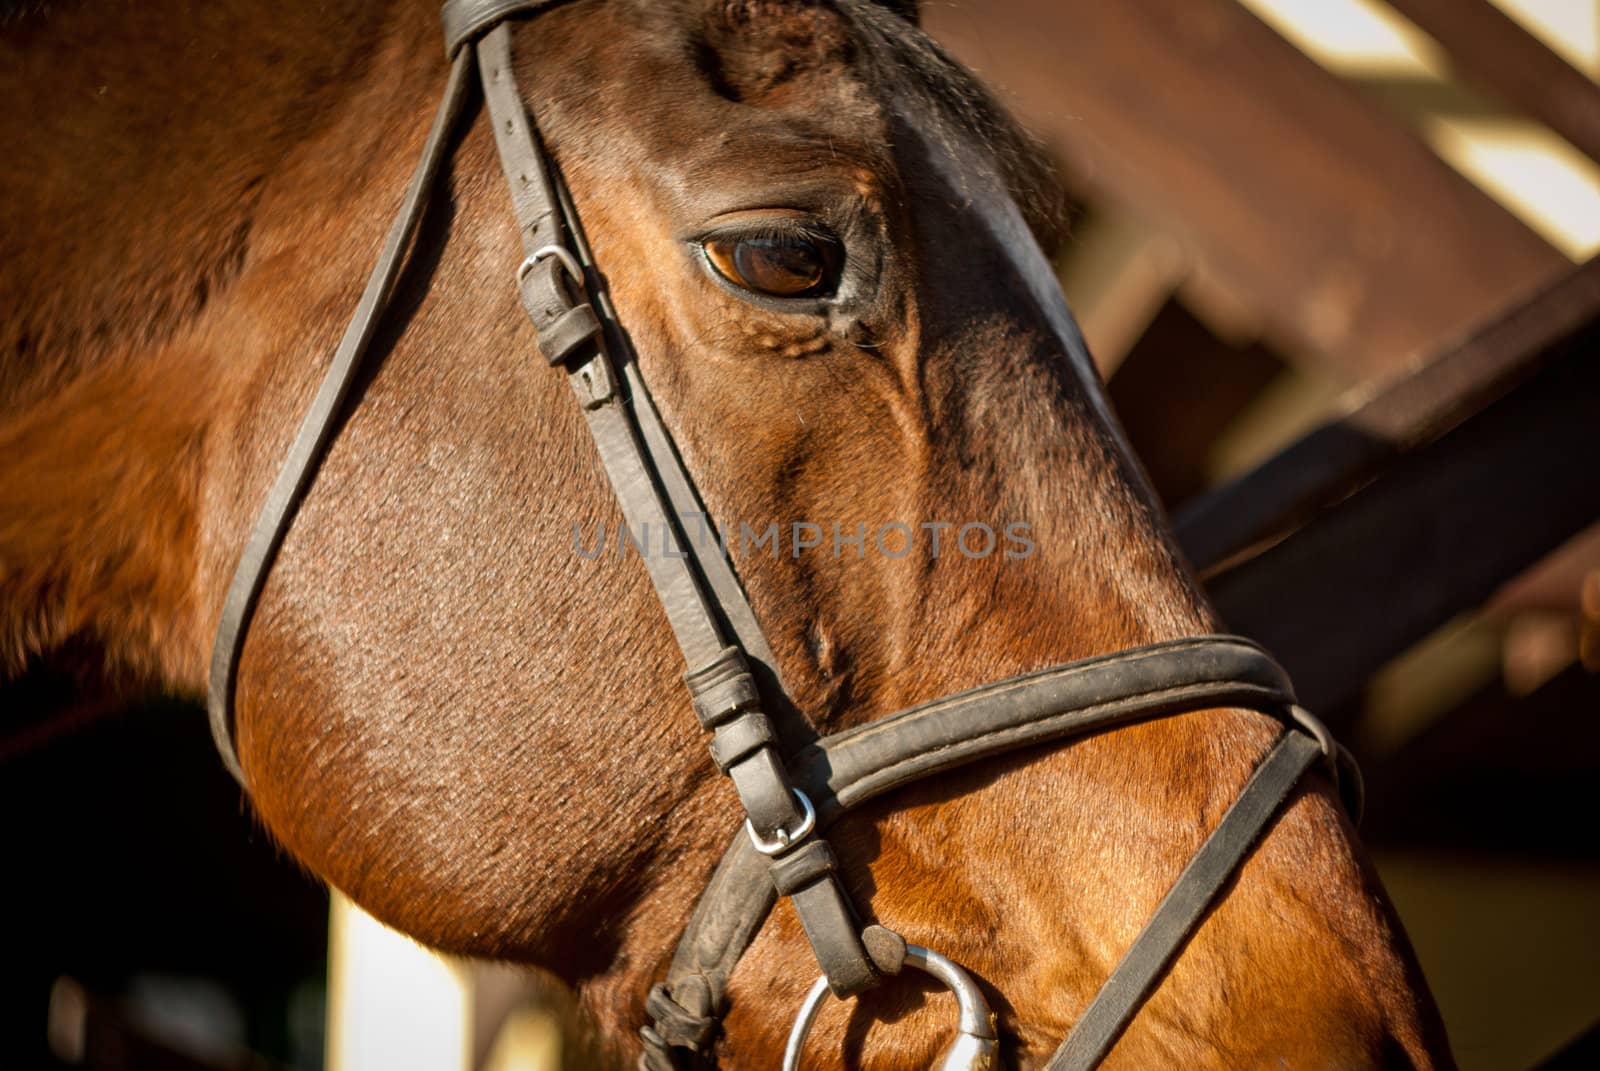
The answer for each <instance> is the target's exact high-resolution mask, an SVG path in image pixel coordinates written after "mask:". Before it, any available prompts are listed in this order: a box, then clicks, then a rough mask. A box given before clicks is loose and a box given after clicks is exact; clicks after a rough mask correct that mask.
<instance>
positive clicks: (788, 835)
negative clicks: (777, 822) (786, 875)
mask: <svg viewBox="0 0 1600 1071" xmlns="http://www.w3.org/2000/svg"><path fill="white" fill-rule="evenodd" d="M789 791H790V792H793V793H794V798H795V802H797V803H799V804H800V811H801V817H800V825H799V826H797V827H796V828H795V829H793V830H789V829H785V828H783V827H782V826H779V827H778V828H777V829H775V830H773V831H772V837H771V838H770V839H768V838H766V837H763V836H762V835H761V834H759V833H757V832H756V827H755V826H754V825H753V824H752V823H751V821H750V819H748V818H746V819H745V820H744V831H745V832H746V833H748V834H750V843H751V844H754V845H755V846H756V851H758V852H760V853H761V854H762V855H777V854H778V853H779V852H783V851H786V850H787V849H788V848H789V846H790V845H792V844H796V843H798V842H800V841H802V840H805V839H806V837H807V836H808V835H810V833H811V831H812V830H813V829H815V828H817V809H816V808H815V807H813V806H811V799H810V797H809V796H807V795H806V794H805V793H804V792H801V791H800V790H799V789H798V788H791V789H790V790H789Z"/></svg>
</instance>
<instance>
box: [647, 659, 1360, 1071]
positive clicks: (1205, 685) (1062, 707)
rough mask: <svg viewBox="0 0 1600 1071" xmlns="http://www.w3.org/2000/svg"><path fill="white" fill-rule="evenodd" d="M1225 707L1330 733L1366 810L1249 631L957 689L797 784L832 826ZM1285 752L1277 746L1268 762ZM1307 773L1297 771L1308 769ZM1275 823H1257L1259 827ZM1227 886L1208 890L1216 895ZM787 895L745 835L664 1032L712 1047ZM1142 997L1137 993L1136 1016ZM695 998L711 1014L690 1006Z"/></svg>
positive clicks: (683, 967) (699, 928) (821, 745)
mask: <svg viewBox="0 0 1600 1071" xmlns="http://www.w3.org/2000/svg"><path fill="white" fill-rule="evenodd" d="M1219 707H1243V708H1247V709H1254V710H1259V711H1262V712H1264V713H1267V714H1269V715H1272V716H1274V717H1277V718H1279V719H1280V720H1282V721H1284V722H1286V723H1287V724H1289V725H1291V726H1294V727H1295V729H1294V731H1291V732H1290V733H1288V734H1287V735H1286V736H1285V737H1284V738H1283V739H1284V740H1290V739H1294V740H1300V741H1308V742H1309V746H1310V749H1311V753H1312V755H1313V757H1316V756H1322V755H1324V754H1325V752H1324V745H1323V741H1326V742H1327V744H1328V746H1329V747H1330V748H1331V750H1329V751H1327V752H1326V757H1327V759H1328V760H1329V761H1328V768H1329V772H1330V775H1331V776H1332V777H1333V778H1334V779H1335V781H1336V784H1338V785H1339V786H1340V787H1341V788H1343V789H1345V790H1346V792H1347V796H1348V797H1349V800H1350V806H1351V807H1352V808H1353V809H1355V808H1358V807H1359V798H1360V797H1359V793H1360V788H1359V774H1358V773H1357V772H1356V771H1355V770H1354V767H1353V764H1349V763H1348V762H1347V760H1346V757H1345V756H1344V755H1342V753H1340V752H1339V751H1338V749H1337V745H1335V744H1332V740H1331V737H1327V736H1326V734H1325V733H1324V732H1323V731H1322V730H1321V727H1320V725H1318V724H1317V723H1316V721H1315V719H1313V718H1312V717H1311V716H1310V715H1309V714H1306V713H1305V712H1304V711H1302V710H1300V709H1299V708H1298V707H1296V706H1294V692H1293V689H1292V687H1291V685H1290V682H1289V678H1288V675H1287V674H1286V673H1284V671H1283V669H1282V668H1281V667H1280V666H1279V665H1278V664H1277V663H1276V662H1274V661H1273V660H1272V659H1271V657H1270V656H1268V655H1267V654H1266V653H1265V652H1264V651H1263V650H1262V649H1261V648H1260V647H1258V646H1257V645H1256V644H1254V643H1252V642H1250V641H1249V640H1245V639H1242V638H1240V637H1237V636H1199V637H1192V638H1187V639H1180V640H1174V641H1170V642H1167V643H1160V644H1153V645H1150V646H1147V647H1142V648H1138V649H1134V650H1128V651H1119V652H1116V653H1114V654H1109V655H1104V656H1100V657H1097V658H1091V659H1086V660H1083V661H1080V662H1073V663H1068V664H1066V665H1060V666H1054V667H1051V668H1049V669H1044V670H1039V671H1037V672H1034V673H1028V674H1023V675H1021V676H1018V677H1012V678H1008V679H1006V680H1002V681H996V682H993V683H991V684H986V685H983V686H981V687H978V688H973V689H970V690H968V691H965V692H961V693H957V694H955V695H950V696H944V697H942V698H939V699H935V700H932V701H930V702H927V703H923V704H920V705H918V706H915V707H911V708H909V709H907V710H903V711H900V712H899V713H896V714H891V715H889V716H887V717H884V718H880V719H877V720H875V721H871V722H867V723H865V724H863V725H860V726H857V727H856V728H853V729H849V730H846V731H845V732H842V733H838V734H835V735H833V736H830V737H827V738H826V739H824V740H821V741H819V742H818V743H817V744H816V745H814V746H813V747H811V748H808V749H806V750H805V751H804V752H802V753H800V754H799V755H797V756H796V757H795V759H794V760H793V761H792V762H791V763H790V768H791V770H792V771H793V773H794V780H795V782H796V783H797V784H798V785H799V786H800V787H801V789H802V790H803V791H805V792H807V793H808V794H809V795H810V796H811V798H812V799H813V800H815V801H816V806H817V814H818V820H819V824H820V825H822V826H824V827H826V826H827V825H829V824H830V823H832V822H833V821H834V820H835V819H837V818H838V817H840V816H841V815H843V814H844V813H846V812H847V811H850V810H852V809H854V808H856V807H858V806H860V805H862V804H863V803H866V802H867V801H869V800H871V799H874V798H876V797H877V796H880V795H882V794H883V793H886V792H889V791H892V790H894V789H896V788H899V787H901V786H903V785H906V784H910V783H912V782H914V781H918V780H922V779H924V778H927V777H930V776H934V775H937V774H941V773H945V772H947V771H950V770H953V769H956V768H958V767H961V766H965V765H968V764H971V763H976V762H982V761H985V760H988V759H993V758H996V757H998V756H1000V755H1003V754H1005V753H1007V752H1010V751H1015V750H1017V749H1020V748H1025V747H1033V746H1039V745H1047V744H1055V745H1059V744H1061V743H1063V742H1066V741H1068V740H1071V739H1074V738H1078V737H1082V736H1085V735H1089V734H1091V733H1097V732H1105V731H1108V730H1111V729H1116V728H1121V727H1123V726H1127V725H1131V724H1134V723H1136V722H1139V721H1147V720H1150V719H1153V718H1159V717H1167V716H1172V715H1176V714H1181V713H1185V712H1189V711H1197V710H1208V709H1215V708H1219ZM1300 730H1304V732H1302V731H1300ZM1280 746H1281V745H1280ZM1298 750H1299V745H1296V751H1297V752H1298ZM1271 762H1272V760H1271V758H1270V757H1269V759H1268V760H1266V761H1265V762H1264V763H1263V764H1262V766H1261V767H1260V768H1259V769H1260V770H1265V769H1267V767H1268V764H1269V763H1271ZM1274 769H1275V770H1277V772H1276V773H1274V774H1273V777H1278V776H1281V774H1282V771H1281V769H1278V768H1276V767H1274ZM1299 775H1300V772H1299V771H1298V770H1297V771H1296V773H1295V779H1296V780H1298V778H1299ZM1258 776H1259V772H1258ZM1252 783H1254V782H1252ZM1247 797H1249V798H1250V799H1251V800H1255V799H1259V794H1257V795H1254V796H1252V795H1250V793H1249V790H1247V792H1246V795H1243V796H1241V797H1240V799H1239V801H1237V802H1236V803H1235V804H1234V809H1233V810H1230V811H1229V813H1228V816H1227V817H1225V818H1224V820H1223V824H1222V825H1219V827H1218V829H1217V831H1216V832H1215V833H1213V834H1212V839H1211V840H1210V841H1208V842H1207V845H1208V847H1209V846H1210V845H1211V844H1213V843H1216V842H1218V840H1219V838H1220V839H1221V840H1222V841H1226V842H1228V843H1230V844H1231V843H1233V842H1234V841H1235V840H1236V839H1237V838H1236V831H1237V830H1238V829H1239V828H1240V825H1241V823H1244V822H1245V821H1246V820H1247V818H1248V817H1249V816H1251V815H1253V814H1254V813H1255V812H1254V803H1252V804H1250V805H1249V806H1246V805H1245V800H1246V798H1247ZM1241 807H1242V808H1243V810H1242V811H1241V810H1240V808H1241ZM1236 814H1237V815H1242V816H1243V817H1234V816H1235V815H1236ZM1268 817H1270V812H1269V814H1268ZM1249 820H1251V821H1253V820H1254V819H1253V818H1252V819H1249ZM1264 824H1265V823H1264V822H1262V823H1260V824H1258V825H1257V826H1256V827H1255V828H1256V830H1257V832H1259V830H1260V829H1261V828H1263V827H1264ZM1247 846H1248V845H1246V847H1247ZM1205 850H1206V849H1202V851H1203V852H1204V851H1205ZM1211 858H1213V859H1215V858H1217V856H1216V855H1215V854H1214V853H1213V855H1212V856H1211ZM1209 873H1210V872H1209V871H1207V872H1204V873H1203V874H1202V875H1201V877H1191V876H1189V874H1188V872H1187V871H1186V872H1185V875H1184V876H1183V877H1181V878H1180V879H1179V882H1178V883H1177V884H1176V885H1175V886H1174V887H1173V891H1172V893H1171V894H1169V898H1171V897H1179V898H1180V901H1185V902H1186V901H1187V900H1188V898H1190V897H1192V896H1194V895H1196V894H1198V893H1201V892H1203V886H1202V884H1201V879H1202V877H1205V876H1206V875H1208V874H1209ZM1214 892H1215V890H1214V889H1213V890H1211V891H1210V892H1209V893H1205V899H1206V901H1207V902H1209V899H1210V897H1211V896H1212V895H1214ZM774 900H775V892H774V890H773V888H772V885H771V881H770V879H769V878H768V876H767V874H766V871H765V868H764V867H763V866H762V860H761V859H760V857H759V856H758V855H757V854H756V853H755V851H754V850H753V849H752V848H751V846H750V845H749V843H748V841H747V839H746V838H744V837H742V836H736V837H734V839H733V841H732V843H731V844H730V845H729V847H728V850H727V852H726V853H725V854H724V855H723V858H722V862H721V863H720V864H719V865H718V867H717V869H716V872H715V873H714V874H713V875H712V877H711V880H710V882H709V883H708V885H707V888H706V892H705V893H704V894H703V895H702V897H701V899H700V902H699V903H698V904H697V905H696V907H695V911H694V914H693V916H692V917H691V918H690V921H689V925H688V928H687V929H686V930H685V932H684V935H683V938H682V939H681V940H680V941H679V944H678V949H677V952H676V953H675V954H674V956H673V960H672V964H671V966H670V968H669V969H668V972H667V978H666V982H665V984H664V985H663V986H658V987H657V988H656V990H655V991H653V992H652V999H651V1001H650V1005H649V1010H650V1012H651V1015H652V1017H653V1018H654V1020H655V1022H654V1026H653V1031H652V1032H653V1033H654V1034H656V1035H657V1036H660V1037H664V1038H668V1039H669V1040H670V1042H671V1044H672V1046H674V1047H677V1048H680V1049H684V1050H688V1051H690V1052H698V1051H702V1050H703V1049H705V1048H706V1047H707V1044H708V1042H709V1040H710V1039H711V1037H712V1036H713V1035H714V1033H715V1028H716V1019H717V1013H718V1012H720V1010H721V1008H722V1007H723V1006H724V1004H725V998H726V990H727V983H728V979H729V977H730V976H731V974H732V972H733V969H734V967H735V966H736V965H737V963H738V961H739V958H740V957H741V955H742V954H743V953H744V950H745V948H746V947H748V945H749V943H750V942H751V941H753V940H754V938H755V935H756V933H757V932H758V931H759V930H760V928H761V925H762V923H763V922H764V921H765V919H766V916H767V914H768V913H769V912H770V911H771V908H772V904H773V902H774ZM1175 917H1181V916H1178V915H1175V914H1174V913H1173V912H1171V911H1168V912H1167V914H1166V915H1165V916H1164V919H1165V920H1167V921H1163V922H1162V923H1161V924H1160V925H1159V926H1156V923H1155V920H1154V919H1153V920H1152V923H1151V925H1152V926H1153V927H1155V929H1154V930H1147V931H1146V932H1147V934H1150V933H1153V934H1154V936H1142V937H1141V938H1140V942H1141V944H1142V947H1143V948H1145V949H1150V948H1161V949H1164V950H1165V955H1166V956H1167V957H1168V958H1170V956H1171V955H1172V954H1174V953H1175V952H1176V951H1177V949H1178V948H1179V947H1181V943H1182V940H1183V938H1184V937H1185V936H1186V935H1187V933H1188V932H1189V930H1188V928H1184V929H1183V930H1181V931H1175V930H1174V929H1173V926H1172V923H1171V921H1170V920H1172V919H1173V918H1175ZM1146 954H1147V953H1146ZM1124 977H1126V976H1125V975H1124ZM1127 993H1128V987H1126V986H1125V985H1122V984H1120V983H1119V985H1118V986H1117V987H1115V989H1114V990H1112V991H1110V992H1108V993H1107V995H1106V996H1104V997H1103V998H1101V1001H1102V1002H1103V1003H1101V1005H1100V1006H1104V1007H1118V1006H1119V1005H1118V1001H1120V1000H1121V999H1122V997H1123V996H1125V995H1127ZM1136 1007H1137V1001H1134V1003H1133V1004H1132V1005H1131V1006H1130V1007H1129V1008H1128V1010H1127V1014H1130V1015H1131V1014H1132V1009H1133V1008H1136ZM691 1008H706V1009H710V1011H708V1012H706V1013H704V1014H698V1015H696V1014H689V1013H688V1009H691ZM1102 1014H1103V1013H1102ZM1074 1036H1076V1035H1074ZM647 1040H648V1038H647ZM660 1066H670V1065H660Z"/></svg>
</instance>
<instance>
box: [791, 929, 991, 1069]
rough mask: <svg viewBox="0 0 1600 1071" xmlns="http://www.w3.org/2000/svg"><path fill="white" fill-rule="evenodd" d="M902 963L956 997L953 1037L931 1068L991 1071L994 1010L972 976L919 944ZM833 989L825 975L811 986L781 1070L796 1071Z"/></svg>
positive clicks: (793, 1029)
mask: <svg viewBox="0 0 1600 1071" xmlns="http://www.w3.org/2000/svg"><path fill="white" fill-rule="evenodd" d="M905 965H906V966H907V967H915V968H916V969H917V970H919V971H923V972H924V973H927V974H931V975H933V976H934V977H935V978H937V979H938V980H939V981H941V982H943V983H944V984H945V986H947V987H948V988H949V990H950V992H951V993H952V994H954V995H955V998H956V1008H957V1013H958V1016H959V1017H958V1019H957V1021H956V1037H955V1040H954V1041H952V1042H951V1043H950V1046H949V1047H948V1048H947V1049H945V1051H944V1053H943V1054H942V1055H941V1056H940V1058H939V1061H938V1062H937V1063H936V1064H935V1065H934V1071H991V1069H993V1068H998V1067H999V1066H1000V1043H999V1039H998V1038H997V1036H996V1035H995V1030H994V1014H993V1013H992V1012H990V1010H989V1003H988V1001H986V1000H984V999H983V993H982V991H980V990H979V989H978V986H977V983H975V982H974V981H973V980H972V976H971V975H969V974H967V972H966V971H964V970H962V969H961V968H960V967H959V966H957V965H956V963H955V962H954V961H953V960H950V959H948V958H946V957H944V956H941V955H940V954H939V953H937V952H935V951H933V950H932V949H929V948H923V947H922V946H921V945H906V958H905ZM831 992H832V990H830V989H829V988H828V979H827V977H826V976H824V977H822V978H818V979H817V980H816V982H815V983H814V984H813V985H812V986H811V990H810V992H808V993H807V994H806V999H805V1001H804V1002H802V1003H801V1005H800V1012H799V1014H798V1015H796V1016H795V1020H794V1026H793V1028H791V1030H790V1031H789V1044H788V1045H787V1046H785V1047H784V1050H783V1071H799V1068H800V1053H801V1051H802V1050H803V1049H804V1048H805V1044H806V1035H808V1034H810V1033H811V1026H812V1024H813V1023H815V1022H816V1020H817V1013H818V1012H819V1011H821V1010H822V1005H823V1004H825V1003H826V1002H827V1000H828V995H829V993H831Z"/></svg>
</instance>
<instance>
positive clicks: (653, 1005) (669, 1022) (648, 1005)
mask: <svg viewBox="0 0 1600 1071" xmlns="http://www.w3.org/2000/svg"><path fill="white" fill-rule="evenodd" d="M677 996H678V995H677V994H673V993H669V992H668V991H667V987H666V986H664V985H655V986H651V987H650V994H649V996H647V997H646V998H645V1004H644V1006H645V1011H646V1012H648V1013H649V1015H650V1019H651V1022H652V1025H653V1026H654V1027H655V1031H656V1034H657V1036H659V1037H660V1038H661V1039H662V1040H663V1041H665V1042H666V1043H667V1044H668V1045H672V1046H676V1047H678V1048H684V1049H689V1050H690V1051H691V1052H698V1051H700V1048H701V1047H702V1046H703V1045H705V1044H706V1042H708V1041H710V1040H711V1036H712V1035H713V1034H715V1033H716V1030H717V1020H716V1018H715V1017H714V1016H713V1015H712V1014H711V1008H710V1006H709V1002H708V1001H705V1000H700V1001H696V1000H694V999H693V998H694V997H695V996H700V994H692V995H691V996H690V999H688V1000H683V1001H680V1000H679V999H677ZM697 1003H698V1004H702V1005H705V1006H704V1007H703V1008H702V1007H692V1006H691V1005H693V1004H697Z"/></svg>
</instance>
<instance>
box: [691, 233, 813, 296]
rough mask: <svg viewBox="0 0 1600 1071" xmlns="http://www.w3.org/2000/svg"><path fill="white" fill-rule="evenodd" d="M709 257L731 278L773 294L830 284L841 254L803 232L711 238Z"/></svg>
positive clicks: (792, 293) (807, 290) (707, 245)
mask: <svg viewBox="0 0 1600 1071" xmlns="http://www.w3.org/2000/svg"><path fill="white" fill-rule="evenodd" d="M704 247H705V251H706V258H707V259H708V260H710V261H711V266H712V267H714V268H716V269H717V274H719V275H721V276H722V277H723V278H724V279H726V280H728V282H730V283H733V284H734V285H735V286H741V287H743V288H744V289H746V290H753V291H755V292H756V293H758V294H767V295H769V296H771V297H784V298H792V297H811V296H814V295H816V294H820V293H822V292H823V291H825V290H826V289H827V288H828V285H829V284H830V282H831V279H830V275H831V268H832V266H833V262H835V261H836V260H837V257H835V256H832V255H830V254H832V253H833V252H834V250H832V249H830V248H828V246H827V244H826V243H824V242H822V241H819V240H817V239H813V238H807V237H803V236H800V235H782V236H776V237H767V238H710V239H707V240H706V242H705V243H704Z"/></svg>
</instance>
